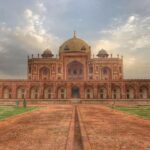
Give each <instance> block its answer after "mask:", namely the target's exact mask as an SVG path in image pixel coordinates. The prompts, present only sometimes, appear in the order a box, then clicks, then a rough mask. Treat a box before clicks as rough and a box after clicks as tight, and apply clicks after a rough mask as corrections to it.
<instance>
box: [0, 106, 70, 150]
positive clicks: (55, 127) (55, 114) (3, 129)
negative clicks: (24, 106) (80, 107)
mask: <svg viewBox="0 0 150 150" xmlns="http://www.w3.org/2000/svg"><path fill="white" fill-rule="evenodd" d="M71 117H72V106H71V105H70V106H67V105H66V106H62V105H54V106H50V107H47V108H42V110H39V111H34V112H31V113H26V114H23V115H19V116H16V117H12V118H10V119H9V118H8V119H7V120H5V121H1V122H0V150H64V149H65V147H66V143H67V137H68V131H69V125H70V121H71Z"/></svg>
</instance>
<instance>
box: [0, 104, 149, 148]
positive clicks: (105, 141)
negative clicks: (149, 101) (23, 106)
mask: <svg viewBox="0 0 150 150" xmlns="http://www.w3.org/2000/svg"><path fill="white" fill-rule="evenodd" d="M149 141H150V121H149V120H144V119H140V118H138V117H135V116H130V115H127V114H125V113H122V112H119V111H115V110H112V109H109V108H107V107H104V106H100V105H77V106H76V107H75V106H73V105H50V106H48V107H45V108H42V110H39V111H34V112H31V113H26V114H22V115H18V116H15V117H12V118H8V119H6V120H5V121H0V150H83V149H85V150H91V149H92V150H149V149H150V142H149Z"/></svg>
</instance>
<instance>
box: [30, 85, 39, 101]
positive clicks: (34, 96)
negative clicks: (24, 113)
mask: <svg viewBox="0 0 150 150" xmlns="http://www.w3.org/2000/svg"><path fill="white" fill-rule="evenodd" d="M38 97H39V95H38V88H37V87H32V88H31V90H30V98H31V99H37V98H38Z"/></svg>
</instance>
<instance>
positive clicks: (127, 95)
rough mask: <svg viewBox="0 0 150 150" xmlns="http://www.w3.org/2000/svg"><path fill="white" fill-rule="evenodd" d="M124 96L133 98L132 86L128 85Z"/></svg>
mask: <svg viewBox="0 0 150 150" xmlns="http://www.w3.org/2000/svg"><path fill="white" fill-rule="evenodd" d="M126 98H127V99H134V89H133V88H132V87H128V88H127V89H126Z"/></svg>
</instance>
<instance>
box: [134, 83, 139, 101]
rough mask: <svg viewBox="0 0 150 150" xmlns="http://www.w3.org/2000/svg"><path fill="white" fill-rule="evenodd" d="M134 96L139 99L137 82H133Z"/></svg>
mask: <svg viewBox="0 0 150 150" xmlns="http://www.w3.org/2000/svg"><path fill="white" fill-rule="evenodd" d="M135 98H136V99H139V86H138V84H135Z"/></svg>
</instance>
